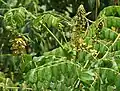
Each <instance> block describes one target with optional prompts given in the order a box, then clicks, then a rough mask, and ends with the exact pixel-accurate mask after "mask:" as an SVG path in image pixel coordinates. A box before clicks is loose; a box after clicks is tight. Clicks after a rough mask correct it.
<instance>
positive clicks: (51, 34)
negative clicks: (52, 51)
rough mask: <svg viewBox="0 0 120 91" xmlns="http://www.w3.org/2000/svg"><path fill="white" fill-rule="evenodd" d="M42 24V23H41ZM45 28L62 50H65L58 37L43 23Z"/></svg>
mask: <svg viewBox="0 0 120 91" xmlns="http://www.w3.org/2000/svg"><path fill="white" fill-rule="evenodd" d="M40 23H41V22H40ZM41 24H42V25H43V26H44V27H45V28H46V30H47V31H48V32H49V33H50V34H51V35H52V36H53V38H54V39H55V40H56V41H57V42H58V44H59V45H60V46H61V47H62V49H64V47H63V45H62V44H61V43H60V41H59V40H58V39H57V37H56V36H55V35H54V34H53V33H52V32H51V31H50V30H49V29H48V28H47V27H46V25H45V24H43V23H41Z"/></svg>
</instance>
